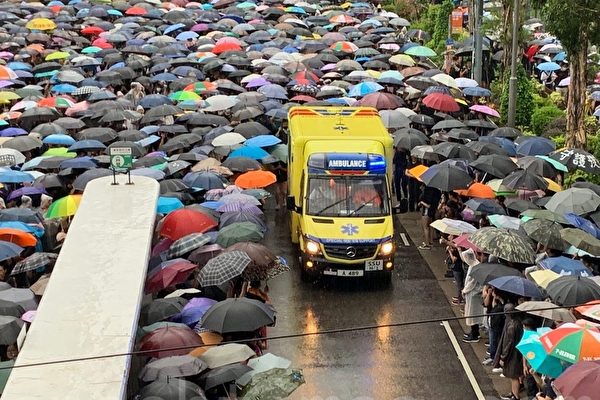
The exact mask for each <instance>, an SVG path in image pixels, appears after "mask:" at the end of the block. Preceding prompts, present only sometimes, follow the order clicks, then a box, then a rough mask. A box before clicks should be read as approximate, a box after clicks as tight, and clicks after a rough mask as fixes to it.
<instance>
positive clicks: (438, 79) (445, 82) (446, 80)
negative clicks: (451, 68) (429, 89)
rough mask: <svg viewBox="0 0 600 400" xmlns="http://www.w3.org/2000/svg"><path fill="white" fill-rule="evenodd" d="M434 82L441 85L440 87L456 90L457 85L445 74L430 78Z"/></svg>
mask: <svg viewBox="0 0 600 400" xmlns="http://www.w3.org/2000/svg"><path fill="white" fill-rule="evenodd" d="M431 79H433V80H434V81H436V82H438V83H441V84H442V85H446V86H448V87H451V88H455V89H458V84H457V83H456V81H455V80H454V78H453V77H451V76H450V75H447V74H437V75H434V76H432V77H431Z"/></svg>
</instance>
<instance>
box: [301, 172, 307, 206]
mask: <svg viewBox="0 0 600 400" xmlns="http://www.w3.org/2000/svg"><path fill="white" fill-rule="evenodd" d="M300 199H301V200H302V203H301V204H302V210H304V207H306V199H305V196H304V171H302V176H301V177H300Z"/></svg>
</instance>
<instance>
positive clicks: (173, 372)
mask: <svg viewBox="0 0 600 400" xmlns="http://www.w3.org/2000/svg"><path fill="white" fill-rule="evenodd" d="M206 368H208V366H207V365H206V363H205V362H203V361H202V360H201V359H199V358H198V357H193V356H190V355H187V354H186V355H183V356H172V357H165V358H159V359H156V360H152V361H150V362H149V363H148V364H146V365H145V366H144V368H143V369H142V371H141V372H140V375H139V377H140V379H141V380H143V381H145V382H151V381H156V380H158V379H165V378H181V377H184V376H193V375H198V374H199V373H200V372H202V371H204V370H205V369H206Z"/></svg>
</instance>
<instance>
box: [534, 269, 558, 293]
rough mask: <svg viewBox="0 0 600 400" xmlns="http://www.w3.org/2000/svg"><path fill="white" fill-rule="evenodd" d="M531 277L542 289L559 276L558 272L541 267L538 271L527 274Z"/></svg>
mask: <svg viewBox="0 0 600 400" xmlns="http://www.w3.org/2000/svg"><path fill="white" fill-rule="evenodd" d="M529 275H530V276H531V279H533V280H534V281H535V283H537V284H538V285H540V286H541V287H543V288H544V289H545V288H546V286H548V284H549V283H550V282H552V281H553V280H555V279H557V278H559V277H560V274H557V273H556V272H554V271H551V270H549V269H542V270H540V271H533V272H531V273H530V274H529Z"/></svg>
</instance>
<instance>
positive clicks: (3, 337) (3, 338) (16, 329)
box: [0, 315, 23, 345]
mask: <svg viewBox="0 0 600 400" xmlns="http://www.w3.org/2000/svg"><path fill="white" fill-rule="evenodd" d="M22 326H23V321H22V320H21V319H20V318H18V317H11V316H5V315H2V316H0V344H3V345H10V344H14V343H16V342H17V337H18V336H19V333H20V332H21V327H22Z"/></svg>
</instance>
